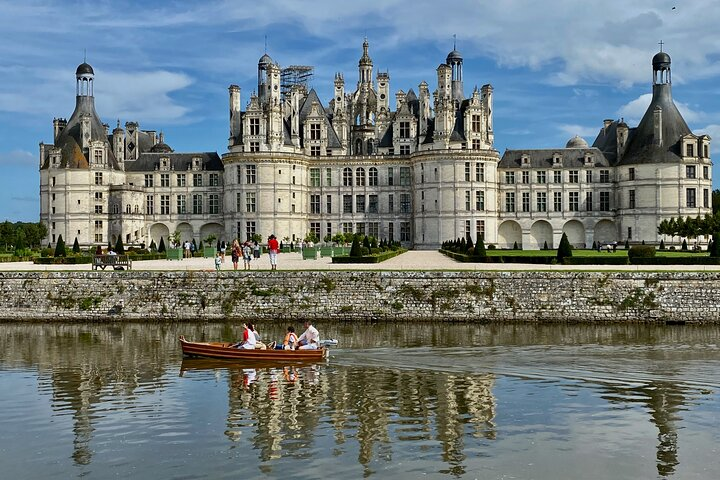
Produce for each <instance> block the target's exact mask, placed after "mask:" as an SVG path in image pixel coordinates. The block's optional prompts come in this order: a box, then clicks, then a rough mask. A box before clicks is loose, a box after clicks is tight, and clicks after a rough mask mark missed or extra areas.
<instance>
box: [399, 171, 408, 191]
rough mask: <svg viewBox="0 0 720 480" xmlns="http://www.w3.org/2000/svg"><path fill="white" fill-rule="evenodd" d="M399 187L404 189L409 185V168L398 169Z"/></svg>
mask: <svg viewBox="0 0 720 480" xmlns="http://www.w3.org/2000/svg"><path fill="white" fill-rule="evenodd" d="M400 185H401V186H404V187H407V186H409V185H410V167H400Z"/></svg>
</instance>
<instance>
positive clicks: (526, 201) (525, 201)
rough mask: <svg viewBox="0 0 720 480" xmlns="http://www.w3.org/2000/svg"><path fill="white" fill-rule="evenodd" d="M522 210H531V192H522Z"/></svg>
mask: <svg viewBox="0 0 720 480" xmlns="http://www.w3.org/2000/svg"><path fill="white" fill-rule="evenodd" d="M522 211H523V212H529V211H530V192H523V193H522Z"/></svg>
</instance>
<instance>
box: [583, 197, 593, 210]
mask: <svg viewBox="0 0 720 480" xmlns="http://www.w3.org/2000/svg"><path fill="white" fill-rule="evenodd" d="M592 209H593V194H592V192H585V210H587V211H588V212H592Z"/></svg>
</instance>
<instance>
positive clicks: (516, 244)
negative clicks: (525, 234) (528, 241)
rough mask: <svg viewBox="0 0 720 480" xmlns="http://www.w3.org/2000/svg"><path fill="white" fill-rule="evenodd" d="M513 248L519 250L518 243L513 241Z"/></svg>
mask: <svg viewBox="0 0 720 480" xmlns="http://www.w3.org/2000/svg"><path fill="white" fill-rule="evenodd" d="M513 250H520V247H518V243H517V242H515V243H513Z"/></svg>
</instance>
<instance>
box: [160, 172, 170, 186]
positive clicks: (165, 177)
mask: <svg viewBox="0 0 720 480" xmlns="http://www.w3.org/2000/svg"><path fill="white" fill-rule="evenodd" d="M160 186H161V187H169V186H170V174H169V173H161V174H160Z"/></svg>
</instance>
